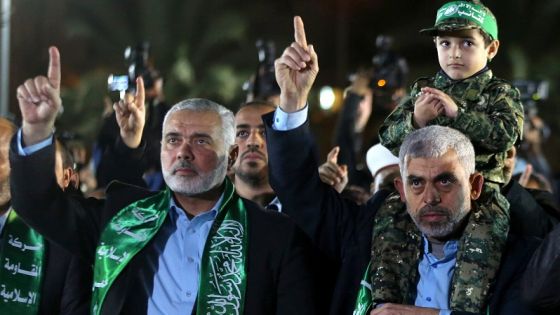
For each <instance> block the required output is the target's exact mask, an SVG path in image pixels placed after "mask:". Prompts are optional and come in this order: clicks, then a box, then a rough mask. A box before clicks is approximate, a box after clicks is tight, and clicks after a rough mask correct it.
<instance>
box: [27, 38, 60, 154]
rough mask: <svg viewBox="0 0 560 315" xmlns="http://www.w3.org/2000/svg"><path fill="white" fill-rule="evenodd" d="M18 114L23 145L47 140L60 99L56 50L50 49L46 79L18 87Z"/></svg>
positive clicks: (58, 64)
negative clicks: (20, 120) (19, 115)
mask: <svg viewBox="0 0 560 315" xmlns="http://www.w3.org/2000/svg"><path fill="white" fill-rule="evenodd" d="M17 99H18V103H19V108H20V111H21V116H22V119H23V122H22V133H23V143H24V145H25V146H29V145H32V144H35V143H38V142H40V141H42V140H45V139H46V138H48V137H49V136H50V135H51V134H52V132H53V128H54V122H55V120H56V116H57V114H58V112H59V111H60V110H61V108H62V100H61V99H60V53H59V52H58V49H57V48H56V47H50V48H49V69H48V71H47V76H46V77H45V76H37V77H35V78H32V79H27V80H26V81H25V82H24V83H23V84H22V85H20V86H18V88H17Z"/></svg>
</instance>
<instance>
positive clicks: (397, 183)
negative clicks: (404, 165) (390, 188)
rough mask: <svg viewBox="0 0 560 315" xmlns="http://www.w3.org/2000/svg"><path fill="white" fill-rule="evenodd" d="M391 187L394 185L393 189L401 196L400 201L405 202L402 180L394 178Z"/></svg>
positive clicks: (398, 177)
mask: <svg viewBox="0 0 560 315" xmlns="http://www.w3.org/2000/svg"><path fill="white" fill-rule="evenodd" d="M393 185H395V188H396V189H397V191H398V192H399V195H400V196H401V201H402V202H406V198H405V196H404V182H403V180H402V178H401V177H400V176H397V177H395V179H394V180H393Z"/></svg>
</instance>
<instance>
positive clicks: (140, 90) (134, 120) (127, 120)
mask: <svg viewBox="0 0 560 315" xmlns="http://www.w3.org/2000/svg"><path fill="white" fill-rule="evenodd" d="M144 100H145V94H144V80H143V79H142V77H138V78H137V79H136V94H135V95H134V96H133V95H130V94H126V95H125V99H124V100H120V101H119V102H117V103H114V104H113V109H114V110H115V115H116V118H117V124H118V125H119V128H120V134H121V138H122V139H123V142H124V143H125V144H126V145H127V146H128V147H130V148H137V147H138V146H139V145H140V142H141V140H142V130H144V124H145V122H146V107H145V106H144Z"/></svg>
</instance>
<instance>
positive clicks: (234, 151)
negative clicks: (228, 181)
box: [228, 144, 239, 171]
mask: <svg viewBox="0 0 560 315" xmlns="http://www.w3.org/2000/svg"><path fill="white" fill-rule="evenodd" d="M238 154H239V146H237V144H234V145H232V146H231V148H230V150H229V156H228V171H229V170H230V169H231V167H232V166H233V164H234V163H235V160H237V155H238Z"/></svg>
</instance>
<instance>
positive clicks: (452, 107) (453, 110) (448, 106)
mask: <svg viewBox="0 0 560 315" xmlns="http://www.w3.org/2000/svg"><path fill="white" fill-rule="evenodd" d="M422 94H430V95H433V96H434V97H435V98H436V99H437V100H438V101H439V102H440V103H441V104H442V105H443V114H444V115H445V116H447V117H450V118H455V117H457V112H458V111H459V107H457V104H455V101H453V99H452V98H451V97H450V96H449V95H447V94H445V93H444V92H442V91H441V90H438V89H434V88H431V87H424V88H422Z"/></svg>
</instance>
